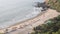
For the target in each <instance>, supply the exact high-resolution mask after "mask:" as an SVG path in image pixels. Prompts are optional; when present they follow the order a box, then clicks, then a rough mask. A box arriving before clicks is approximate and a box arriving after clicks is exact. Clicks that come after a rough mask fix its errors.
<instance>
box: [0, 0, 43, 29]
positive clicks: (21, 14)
mask: <svg viewBox="0 0 60 34" xmlns="http://www.w3.org/2000/svg"><path fill="white" fill-rule="evenodd" d="M34 2H43V0H0V28H4V27H8V26H10V25H13V24H15V23H17V22H19V21H23V20H26V19H29V18H32V17H34V16H36V15H37V14H35V13H34V6H33V5H34ZM32 14H33V16H31V15H32Z"/></svg>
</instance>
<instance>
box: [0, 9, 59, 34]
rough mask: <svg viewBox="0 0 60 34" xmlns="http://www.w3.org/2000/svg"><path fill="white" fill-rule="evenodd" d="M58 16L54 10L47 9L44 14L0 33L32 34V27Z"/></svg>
mask: <svg viewBox="0 0 60 34" xmlns="http://www.w3.org/2000/svg"><path fill="white" fill-rule="evenodd" d="M58 15H60V13H58V12H57V11H56V10H52V9H48V10H47V11H46V13H43V14H42V15H38V16H37V17H35V18H33V19H29V20H26V21H23V22H22V23H21V24H15V25H13V26H10V27H8V28H6V29H8V31H6V29H3V30H0V31H1V32H8V33H7V34H18V33H19V34H28V33H30V32H32V29H33V27H36V26H38V25H41V24H44V22H45V21H46V20H48V19H50V18H54V17H57V16H58Z"/></svg>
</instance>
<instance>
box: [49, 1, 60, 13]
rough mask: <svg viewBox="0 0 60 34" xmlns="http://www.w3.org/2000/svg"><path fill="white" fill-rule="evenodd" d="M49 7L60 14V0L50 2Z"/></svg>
mask: <svg viewBox="0 0 60 34" xmlns="http://www.w3.org/2000/svg"><path fill="white" fill-rule="evenodd" d="M48 5H49V6H50V8H52V9H55V10H57V11H58V12H60V0H49V2H48Z"/></svg>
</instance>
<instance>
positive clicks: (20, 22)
mask: <svg viewBox="0 0 60 34" xmlns="http://www.w3.org/2000/svg"><path fill="white" fill-rule="evenodd" d="M45 12H46V11H43V12H41V13H39V14H37V15H36V16H35V17H32V18H29V19H26V20H22V21H19V22H18V23H15V24H13V25H11V26H9V27H7V28H10V27H12V26H16V25H19V24H22V23H24V22H27V21H30V20H32V19H34V18H36V17H38V16H40V15H42V14H43V13H45ZM2 29H6V28H2Z"/></svg>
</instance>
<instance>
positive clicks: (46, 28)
mask: <svg viewBox="0 0 60 34" xmlns="http://www.w3.org/2000/svg"><path fill="white" fill-rule="evenodd" d="M33 30H34V32H33V33H31V34H60V15H59V16H57V17H54V18H53V19H49V20H47V21H45V24H42V25H39V26H37V27H35V28H34V29H33Z"/></svg>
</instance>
